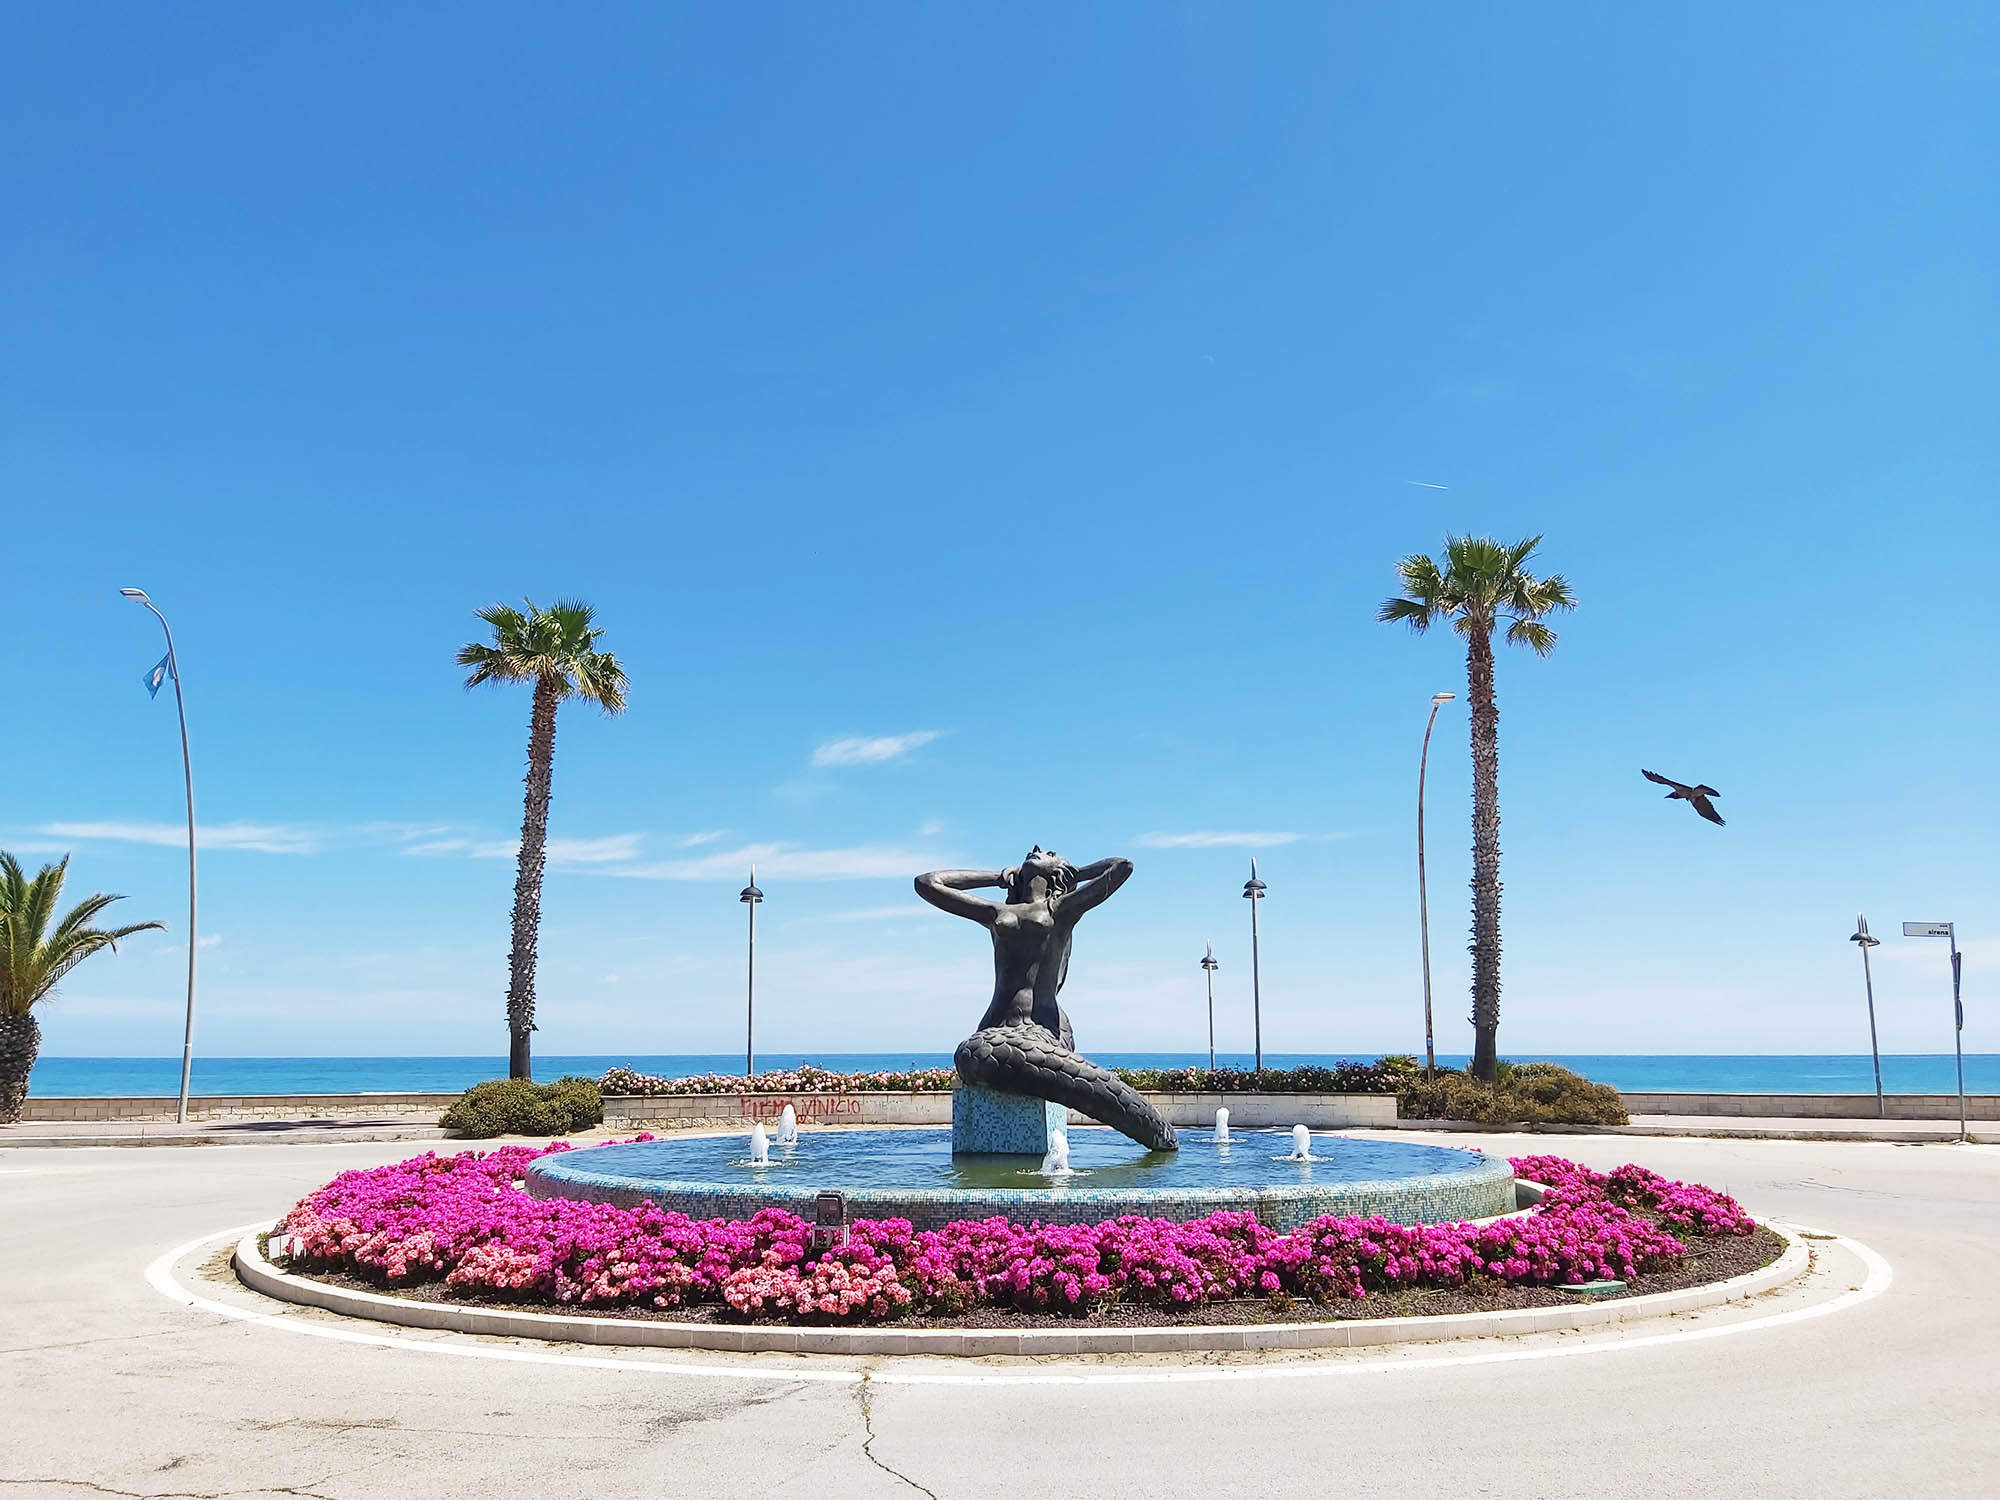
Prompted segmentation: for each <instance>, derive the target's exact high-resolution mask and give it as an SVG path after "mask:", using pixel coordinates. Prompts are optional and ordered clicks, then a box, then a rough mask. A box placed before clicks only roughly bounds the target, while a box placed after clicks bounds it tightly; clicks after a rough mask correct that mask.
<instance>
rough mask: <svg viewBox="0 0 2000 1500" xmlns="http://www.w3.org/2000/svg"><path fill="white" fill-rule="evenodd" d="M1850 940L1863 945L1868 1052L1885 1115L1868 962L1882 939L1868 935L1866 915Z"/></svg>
mask: <svg viewBox="0 0 2000 1500" xmlns="http://www.w3.org/2000/svg"><path fill="white" fill-rule="evenodd" d="M1848 941H1849V942H1850V943H1858V944H1860V946H1861V979H1862V982H1863V983H1864V984H1866V985H1867V986H1868V1053H1869V1056H1871V1057H1873V1058H1874V1059H1875V1113H1876V1114H1877V1115H1878V1116H1883V1115H1887V1114H1888V1109H1887V1108H1886V1107H1885V1106H1884V1104H1883V1102H1882V1048H1881V1046H1880V1044H1879V1043H1877V1041H1876V1040H1875V974H1874V971H1873V970H1872V969H1871V968H1870V967H1869V963H1868V950H1869V949H1870V948H1879V947H1881V946H1882V940H1881V939H1880V938H1878V937H1870V936H1869V935H1868V919H1867V918H1866V917H1856V918H1855V919H1854V936H1853V937H1851V938H1849V939H1848Z"/></svg>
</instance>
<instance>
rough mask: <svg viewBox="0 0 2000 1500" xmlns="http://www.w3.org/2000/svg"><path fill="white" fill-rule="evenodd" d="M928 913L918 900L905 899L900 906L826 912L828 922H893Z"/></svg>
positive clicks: (927, 909) (928, 909)
mask: <svg viewBox="0 0 2000 1500" xmlns="http://www.w3.org/2000/svg"><path fill="white" fill-rule="evenodd" d="M929 914H930V908H929V907H928V906H925V905H924V904H923V903H922V902H920V901H915V900H912V901H907V902H905V903H904V904H903V905H901V906H863V907H859V908H857V909H856V910H854V911H834V912H828V913H827V914H826V920H827V921H829V922H893V921H896V920H898V919H900V918H902V917H922V916H928V915H929Z"/></svg>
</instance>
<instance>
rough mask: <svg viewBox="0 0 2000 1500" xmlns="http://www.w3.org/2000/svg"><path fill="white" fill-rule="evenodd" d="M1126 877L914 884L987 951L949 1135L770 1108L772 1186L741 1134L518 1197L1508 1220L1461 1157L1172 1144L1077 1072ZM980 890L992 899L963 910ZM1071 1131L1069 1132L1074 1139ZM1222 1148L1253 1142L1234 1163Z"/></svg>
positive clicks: (1029, 874) (988, 1212) (575, 1160)
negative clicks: (1084, 1014)
mask: <svg viewBox="0 0 2000 1500" xmlns="http://www.w3.org/2000/svg"><path fill="white" fill-rule="evenodd" d="M1131 874H1132V864H1131V861H1129V860H1124V859H1102V860H1098V861H1097V862H1095V863H1094V864H1089V865H1084V866H1082V867H1081V868H1079V867H1076V866H1073V865H1071V864H1070V863H1069V862H1068V861H1067V860H1065V859H1063V858H1062V857H1061V856H1060V855H1058V854H1054V853H1052V852H1050V851H1048V850H1044V849H1042V848H1040V847H1039V846H1038V847H1036V848H1035V849H1033V850H1031V851H1030V852H1029V854H1028V856H1027V857H1026V858H1025V859H1024V860H1022V862H1021V863H1020V864H1019V865H1018V866H1015V867H1013V868H1011V869H1006V870H938V871H933V872H932V873H930V874H927V875H920V876H918V877H917V881H916V888H917V894H918V895H920V896H921V897H923V899H924V900H925V901H927V902H929V903H930V904H931V905H933V906H936V907H938V908H940V909H941V910H944V911H947V912H950V913H952V914H953V915H955V916H960V917H964V918H966V919H968V920H970V921H975V922H978V923H979V924H980V925H981V926H983V927H985V928H987V929H988V931H989V932H990V934H991V937H992V942H993V975H994V985H993V996H992V1000H991V1002H990V1003H989V1004H988V1006H987V1008H986V1013H985V1015H984V1016H982V1017H981V1019H980V1022H979V1025H978V1027H977V1029H976V1030H974V1032H973V1033H972V1035H971V1036H969V1037H967V1038H966V1039H965V1040H964V1041H963V1042H961V1043H960V1044H959V1047H958V1051H957V1054H956V1056H955V1059H954V1061H955V1063H956V1065H957V1070H958V1077H959V1084H958V1087H957V1088H955V1089H954V1090H953V1092H952V1110H951V1128H950V1130H949V1131H946V1130H943V1129H938V1128H932V1129H875V1130H869V1129H848V1130H839V1131H820V1132H816V1133H815V1134H813V1135H812V1136H810V1137H805V1138H801V1137H799V1136H798V1134H797V1116H796V1112H795V1111H793V1110H791V1109H790V1108H787V1109H786V1110H785V1112H784V1115H783V1116H782V1117H781V1120H780V1124H779V1127H778V1129H779V1141H780V1144H783V1145H785V1146H787V1148H788V1149H787V1150H786V1152H785V1154H784V1156H783V1158H782V1159H781V1161H780V1162H779V1163H778V1164H777V1166H778V1167H779V1168H781V1170H768V1169H770V1168H772V1166H773V1164H772V1162H771V1160H770V1143H769V1141H768V1140H767V1139H766V1138H765V1134H764V1128H763V1126H761V1125H759V1126H757V1127H756V1128H755V1129H754V1130H753V1131H752V1132H751V1136H750V1160H749V1162H748V1163H745V1161H744V1160H743V1157H742V1154H741V1151H742V1148H741V1147H739V1146H737V1145H736V1144H735V1139H736V1138H735V1137H734V1136H694V1137H687V1136H683V1137H679V1138H671V1139H665V1140H655V1141H643V1142H633V1143H631V1144H628V1145H616V1146H604V1147H599V1148H596V1149H593V1150H590V1151H565V1152H559V1153H556V1154H553V1155H550V1156H544V1157H540V1158H538V1159H537V1160H535V1161H533V1162H531V1163H530V1164H529V1166H528V1169H527V1186H528V1191H529V1192H530V1193H531V1194H533V1195H534V1196H536V1197H539V1198H580V1199H586V1200H592V1201H597V1202H606V1203H618V1204H622V1205H624V1206H627V1207H631V1206H634V1205H637V1204H640V1203H645V1202H651V1203H654V1204H657V1205H658V1206H659V1207H660V1208H661V1209H664V1210H667V1211H670V1212H679V1213H684V1214H686V1215H688V1216H689V1217H690V1218H694V1219H713V1218H725V1219H747V1218H749V1217H751V1215H753V1214H754V1213H756V1212H757V1211H758V1210H759V1209H762V1208H778V1209H784V1210H786V1211H787V1212H790V1213H794V1214H797V1215H799V1216H800V1217H801V1218H804V1219H807V1220H811V1219H812V1218H813V1215H814V1212H815V1203H816V1200H817V1196H818V1195H819V1194H820V1193H823V1192H839V1193H841V1194H844V1195H845V1199H846V1202H847V1211H848V1213H849V1215H851V1217H852V1218H855V1219H907V1220H909V1221H910V1223H911V1224H912V1225H913V1226H915V1227H916V1228H917V1229H920V1230H921V1229H935V1228H939V1227H941V1226H943V1225H945V1224H949V1223H951V1222H953V1221H954V1220H960V1219H984V1218H991V1217H994V1216H996V1215H998V1216H1002V1217H1006V1218H1011V1219H1014V1220H1016V1221H1017V1222H1023V1223H1025V1222H1029V1221H1035V1220H1038V1221H1040V1222H1042V1223H1045V1224H1088V1223H1097V1222H1099V1221H1101V1220H1105V1219H1114V1218H1117V1217H1119V1216H1121V1215H1125V1214H1139V1215H1145V1216H1148V1217H1153V1218H1168V1219H1183V1220H1184V1219H1195V1218H1200V1217H1202V1216H1203V1215H1205V1214H1210V1213H1214V1212H1217V1211H1219V1210H1222V1209H1233V1210H1238V1211H1245V1210H1247V1211H1249V1212H1252V1213H1254V1214H1256V1215H1257V1217H1258V1218H1259V1219H1260V1220H1262V1221H1263V1222H1264V1223H1266V1224H1268V1225H1270V1226H1271V1227H1272V1228H1274V1229H1279V1230H1289V1229H1295V1228H1297V1227H1298V1226H1299V1225H1301V1224H1304V1223H1307V1222H1309V1221H1311V1220H1313V1219H1315V1218H1319V1217H1320V1216H1322V1215H1327V1214H1369V1215H1380V1216H1382V1217H1384V1218H1388V1219H1393V1220H1395V1221H1396V1222H1398V1223H1403V1224H1426V1223H1436V1222H1440V1221H1448V1220H1454V1219H1476V1218H1486V1217H1490V1216H1492V1215H1494V1214H1500V1213H1505V1212H1507V1211H1508V1210H1510V1209H1512V1208H1513V1206H1514V1174H1513V1169H1512V1168H1511V1167H1510V1166H1509V1165H1508V1163H1507V1162H1506V1160H1505V1159H1504V1158H1497V1157H1489V1156H1486V1155H1483V1154H1482V1153H1480V1152H1477V1151H1462V1150H1456V1149H1453V1148H1450V1147H1444V1146H1423V1145H1416V1144H1414V1143H1411V1142H1406V1141H1397V1140H1376V1139H1370V1138H1367V1137H1358V1136H1355V1137H1343V1138H1342V1139H1341V1142H1340V1149H1339V1150H1338V1152H1335V1153H1330V1154H1329V1156H1328V1157H1315V1156H1314V1155H1313V1154H1312V1149H1311V1147H1312V1135H1311V1132H1310V1130H1308V1129H1307V1127H1306V1126H1304V1125H1299V1126H1297V1127H1296V1128H1295V1129H1294V1130H1293V1131H1292V1132H1291V1141H1290V1144H1291V1148H1292V1150H1291V1153H1290V1154H1289V1155H1287V1154H1285V1153H1284V1150H1283V1147H1284V1144H1285V1137H1284V1136H1283V1135H1282V1134H1281V1133H1279V1132H1277V1131H1271V1130H1250V1131H1245V1132H1242V1133H1241V1136H1232V1135H1231V1132H1230V1128H1229V1111H1228V1110H1227V1109H1218V1110H1217V1111H1216V1112H1215V1132H1214V1135H1213V1137H1212V1138H1210V1139H1206V1140H1205V1139H1203V1138H1202V1137H1201V1136H1200V1135H1199V1134H1198V1133H1195V1132H1192V1131H1191V1132H1190V1133H1189V1135H1188V1136H1187V1138H1186V1139H1185V1140H1183V1139H1181V1137H1180V1135H1179V1133H1178V1132H1177V1131H1176V1130H1175V1128H1174V1125H1173V1124H1172V1123H1170V1122H1169V1121H1168V1120H1167V1119H1166V1118H1165V1116H1163V1115H1162V1114H1161V1113H1160V1111H1159V1110H1158V1109H1157V1108H1155V1106H1154V1105H1153V1104H1152V1103H1151V1102H1150V1101H1149V1100H1147V1099H1146V1098H1145V1097H1144V1096H1142V1095H1141V1094H1139V1093H1138V1092H1137V1091H1136V1090H1134V1089H1133V1088H1132V1087H1131V1086H1130V1085H1128V1084H1127V1083H1125V1081H1124V1080H1123V1079H1121V1078H1119V1077H1118V1076H1117V1075H1116V1074H1115V1073H1112V1072H1111V1071H1110V1070H1109V1069H1106V1068H1101V1067H1099V1066H1098V1065H1097V1064H1095V1063H1093V1062H1090V1061H1089V1060H1088V1059H1086V1058H1084V1057H1083V1056H1081V1055H1080V1054H1079V1053H1078V1052H1077V1050H1076V1041H1075V1036H1074V1034H1073V1031H1072V1029H1071V1025H1070V1018H1069V1014H1068V1012H1067V1011H1065V1010H1064V1009H1063V1008H1062V1006H1061V1005H1060V1004H1059V1003H1058V1001H1057V997H1058V995H1059V993H1060V992H1061V990H1062V988H1063V985H1064V982H1065V981H1066V980H1067V978H1068V977H1069V963H1070V950H1071V945H1072V939H1073V936H1074V933H1075V929H1076V924H1077V922H1078V921H1079V919H1081V918H1082V917H1083V916H1084V915H1085V914H1086V913H1087V912H1089V911H1091V910H1092V909H1093V908H1095V907H1096V906H1098V905H1099V904H1100V903H1102V902H1103V901H1104V900H1106V899H1107V898H1108V897H1110V896H1111V895H1112V894H1113V893H1114V892H1115V891H1117V890H1118V888H1119V887H1120V886H1122V885H1123V884H1124V883H1125V882H1126V880H1127V879H1128V878H1129V877H1130V876H1131ZM985 888H998V889H1000V890H1001V891H1003V892H1004V893H1005V894H1004V899H1000V900H992V899H988V898H987V897H984V896H979V895H975V894H973V893H974V892H975V891H978V890H980V889H985ZM1072 1114H1074V1115H1076V1116H1081V1117H1082V1120H1081V1123H1080V1124H1078V1125H1076V1126H1074V1127H1073V1126H1072V1124H1071V1119H1072ZM1199 1119H1200V1116H1198V1115H1197V1116H1194V1117H1193V1118H1191V1119H1189V1120H1188V1121H1187V1122H1186V1123H1188V1124H1190V1125H1193V1124H1195V1123H1197V1122H1198V1120H1199ZM1091 1121H1096V1122H1099V1123H1098V1125H1095V1126H1093V1125H1092V1124H1091V1123H1090V1122H1091ZM1103 1126H1108V1127H1110V1128H1109V1129H1105V1128H1101V1127H1103ZM1232 1139H1244V1140H1249V1141H1255V1142H1256V1143H1257V1144H1256V1145H1253V1146H1251V1147H1250V1148H1249V1149H1246V1150H1242V1151H1234V1152H1232V1151H1231V1150H1230V1142H1231V1141H1232ZM1267 1141H1268V1142H1269V1143H1270V1144H1269V1146H1268V1147H1267V1148H1265V1149H1258V1146H1262V1145H1263V1143H1264V1142H1267ZM1038 1164H1039V1171H1038V1170H1037V1166H1038ZM753 1168H766V1169H767V1170H762V1171H753V1170H752V1169H753ZM1079 1180H1080V1181H1081V1182H1083V1183H1087V1184H1088V1185H1087V1186H1079V1185H1076V1184H1077V1183H1078V1182H1079Z"/></svg>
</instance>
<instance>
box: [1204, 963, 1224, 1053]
mask: <svg viewBox="0 0 2000 1500" xmlns="http://www.w3.org/2000/svg"><path fill="white" fill-rule="evenodd" d="M1201 966H1202V968H1204V969H1206V970H1207V971H1208V1071H1209V1072H1211V1073H1213V1072H1214V1071H1215V971H1216V970H1217V969H1219V968H1221V967H1222V965H1221V964H1219V963H1217V962H1216V961H1215V944H1213V943H1210V944H1209V945H1208V952H1206V953H1204V954H1203V955H1202V956H1201Z"/></svg>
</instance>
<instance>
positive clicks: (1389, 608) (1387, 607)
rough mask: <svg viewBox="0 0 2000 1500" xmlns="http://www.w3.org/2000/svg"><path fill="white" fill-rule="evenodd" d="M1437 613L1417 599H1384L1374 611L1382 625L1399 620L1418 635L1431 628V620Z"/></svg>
mask: <svg viewBox="0 0 2000 1500" xmlns="http://www.w3.org/2000/svg"><path fill="white" fill-rule="evenodd" d="M1437 613H1438V612H1437V611H1436V610H1434V609H1432V607H1431V606H1430V605H1428V604H1425V603H1424V602H1423V601H1422V600H1419V599H1384V600H1383V601H1382V605H1381V608H1379V609H1377V610H1376V611H1375V618H1376V620H1377V621H1378V622H1379V623H1381V624H1384V625H1387V624H1391V623H1393V622H1395V621H1397V620H1401V621H1403V622H1405V623H1406V624H1408V626H1409V627H1410V629H1412V630H1414V631H1415V632H1416V633H1417V634H1418V635H1422V634H1423V633H1424V632H1425V631H1426V630H1429V629H1430V628H1431V620H1432V619H1433V618H1434V617H1435V616H1436V614H1437Z"/></svg>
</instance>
